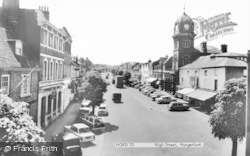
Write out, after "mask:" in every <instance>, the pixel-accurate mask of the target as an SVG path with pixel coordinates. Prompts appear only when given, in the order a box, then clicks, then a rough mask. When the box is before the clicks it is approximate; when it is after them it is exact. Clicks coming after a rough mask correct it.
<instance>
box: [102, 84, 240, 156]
mask: <svg viewBox="0 0 250 156" xmlns="http://www.w3.org/2000/svg"><path fill="white" fill-rule="evenodd" d="M113 92H120V93H122V103H120V104H115V103H113V101H112V100H111V99H112V93H113ZM104 99H105V100H106V101H105V104H107V106H108V110H109V113H110V115H109V116H108V117H104V120H105V122H106V123H107V124H106V133H105V134H103V136H104V138H103V145H102V148H101V149H100V150H101V151H100V155H101V156H118V155H119V156H133V155H136V156H140V155H142V156H154V155H156V156H161V155H168V156H187V155H192V156H218V155H220V156H229V155H231V149H232V148H231V147H232V145H231V144H232V143H231V141H230V140H229V139H227V140H218V139H217V138H214V136H213V135H212V134H211V128H210V126H209V123H208V118H209V117H208V116H207V115H204V114H202V113H201V112H198V111H196V110H193V109H191V110H190V111H185V112H170V111H168V109H167V105H159V104H156V103H155V102H153V101H151V99H150V98H149V97H147V96H145V95H143V94H141V93H140V92H139V91H138V90H137V89H134V88H130V87H128V88H124V89H117V88H116V87H115V86H114V85H112V84H111V85H109V86H108V92H107V93H105V95H104ZM119 142H135V143H137V142H151V143H152V142H153V143H154V142H165V143H166V142H168V143H171V142H202V143H203V145H204V147H203V148H115V143H119ZM238 153H239V154H238V156H240V155H241V154H242V153H240V152H238Z"/></svg>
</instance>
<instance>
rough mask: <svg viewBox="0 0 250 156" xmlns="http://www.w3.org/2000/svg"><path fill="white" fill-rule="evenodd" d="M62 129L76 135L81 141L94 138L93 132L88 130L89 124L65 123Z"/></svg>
mask: <svg viewBox="0 0 250 156" xmlns="http://www.w3.org/2000/svg"><path fill="white" fill-rule="evenodd" d="M64 131H65V132H69V133H73V134H75V135H77V136H78V137H79V138H80V141H81V142H88V141H94V140H95V134H94V133H92V132H90V128H89V126H87V125H85V124H84V123H75V124H73V125H65V126H64Z"/></svg>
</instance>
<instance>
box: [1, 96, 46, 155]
mask: <svg viewBox="0 0 250 156" xmlns="http://www.w3.org/2000/svg"><path fill="white" fill-rule="evenodd" d="M28 105H29V104H28V103H26V102H15V101H13V100H12V99H11V98H9V97H8V96H6V95H2V94H0V141H1V142H6V143H8V144H9V145H13V144H15V145H25V146H31V145H33V146H38V144H39V143H43V142H45V140H44V137H43V136H44V131H43V130H42V129H40V128H38V127H37V126H36V124H35V122H34V121H33V120H32V117H31V116H29V115H28V114H27V113H26V112H27V106H28ZM12 152H13V151H12ZM2 154H3V155H13V154H14V153H11V152H8V153H5V152H4V149H0V155H2ZM27 154H32V155H35V154H38V153H33V152H32V153H31V152H29V153H27Z"/></svg>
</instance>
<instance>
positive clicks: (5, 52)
mask: <svg viewBox="0 0 250 156" xmlns="http://www.w3.org/2000/svg"><path fill="white" fill-rule="evenodd" d="M0 67H21V64H20V63H19V62H18V60H17V59H16V57H15V55H14V53H13V51H12V49H11V47H10V46H9V44H8V42H7V34H6V31H5V29H4V28H1V27H0Z"/></svg>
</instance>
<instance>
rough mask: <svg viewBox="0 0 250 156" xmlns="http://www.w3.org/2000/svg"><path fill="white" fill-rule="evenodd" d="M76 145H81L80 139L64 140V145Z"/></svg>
mask: <svg viewBox="0 0 250 156" xmlns="http://www.w3.org/2000/svg"><path fill="white" fill-rule="evenodd" d="M74 145H80V139H79V138H77V139H70V140H64V146H65V147H67V146H74Z"/></svg>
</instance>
